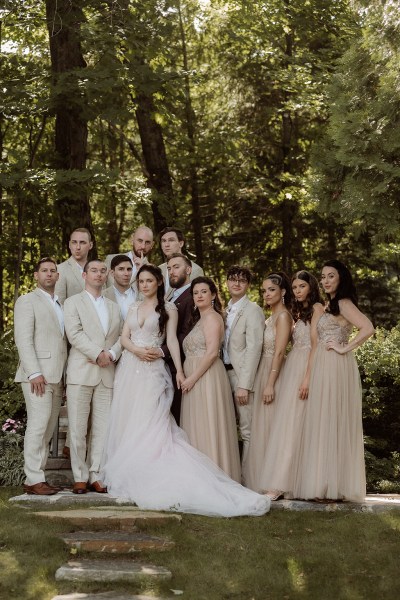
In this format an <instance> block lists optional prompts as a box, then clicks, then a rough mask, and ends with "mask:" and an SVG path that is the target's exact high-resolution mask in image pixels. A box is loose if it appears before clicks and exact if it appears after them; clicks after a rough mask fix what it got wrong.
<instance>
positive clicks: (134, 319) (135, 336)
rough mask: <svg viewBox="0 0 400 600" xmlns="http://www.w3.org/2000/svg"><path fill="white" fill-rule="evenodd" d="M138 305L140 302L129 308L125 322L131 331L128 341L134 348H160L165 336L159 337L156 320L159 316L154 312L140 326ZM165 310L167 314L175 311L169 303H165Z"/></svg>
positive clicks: (174, 307) (173, 306)
mask: <svg viewBox="0 0 400 600" xmlns="http://www.w3.org/2000/svg"><path fill="white" fill-rule="evenodd" d="M140 304H141V302H135V303H134V304H132V306H131V307H130V308H129V312H128V315H127V319H126V320H127V322H128V324H129V327H130V329H131V335H130V339H131V341H132V343H133V344H135V346H141V347H145V346H150V347H151V348H157V347H159V346H161V344H162V343H163V342H164V340H165V334H163V335H160V332H159V329H158V319H159V316H160V315H159V314H158V313H157V312H155V311H154V312H152V313H151V314H150V315H149V316H148V317H147V319H146V320H145V321H144V323H143V325H142V326H140V325H139V321H138V308H139V306H140ZM165 308H166V310H167V311H168V312H169V311H173V310H177V308H176V306H175V305H174V304H172V303H171V302H166V303H165Z"/></svg>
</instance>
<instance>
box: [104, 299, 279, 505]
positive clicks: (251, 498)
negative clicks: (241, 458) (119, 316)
mask: <svg viewBox="0 0 400 600" xmlns="http://www.w3.org/2000/svg"><path fill="white" fill-rule="evenodd" d="M138 306H139V303H136V304H134V305H132V306H131V308H130V310H129V312H128V316H127V319H128V322H129V326H130V328H131V340H132V342H133V343H134V344H135V345H136V346H152V347H159V346H161V344H162V343H163V341H164V336H160V334H159V331H158V317H159V315H158V313H156V312H154V313H152V314H151V315H150V316H149V317H148V318H147V319H146V321H145V322H144V323H143V325H142V326H140V325H139V323H138V317H137V313H138ZM166 308H167V310H168V311H171V310H176V307H175V306H174V305H173V304H171V303H167V304H166ZM173 393H174V390H173V386H172V381H171V376H170V373H169V370H168V369H167V367H166V365H165V362H164V360H163V359H161V358H160V359H157V360H155V361H153V362H144V361H141V360H139V359H138V358H137V357H136V356H135V355H134V354H132V353H131V352H129V351H127V350H125V351H124V352H123V354H122V357H121V359H120V362H119V364H118V367H117V370H116V375H115V387H114V396H113V401H112V404H111V412H110V417H109V426H108V434H107V440H106V445H105V450H104V455H103V461H102V477H103V481H104V483H105V485H107V487H108V492H109V493H110V494H111V495H112V496H117V497H120V498H124V499H129V500H131V501H133V502H135V503H136V504H137V505H138V506H139V507H140V508H146V509H155V510H170V511H171V510H172V511H179V512H188V513H195V514H201V515H208V516H223V517H234V516H240V515H253V516H258V515H263V514H264V513H266V512H267V511H268V510H269V507H270V501H269V499H268V498H267V497H265V496H262V495H260V494H257V493H255V492H253V491H251V490H249V489H247V488H244V487H242V486H241V485H240V484H238V483H236V482H235V481H233V480H232V479H230V478H229V477H228V476H227V475H226V474H225V473H224V472H223V471H222V470H221V469H220V468H219V467H218V466H217V465H215V464H214V463H213V462H212V461H211V460H210V459H209V458H208V457H206V456H205V455H204V454H202V453H201V452H199V451H198V450H196V449H195V448H193V447H192V446H191V445H190V444H189V443H188V441H187V436H186V434H185V433H184V432H183V431H182V429H180V428H179V427H178V426H177V424H176V422H175V420H174V419H173V417H172V416H171V413H170V405H171V402H172V398H173Z"/></svg>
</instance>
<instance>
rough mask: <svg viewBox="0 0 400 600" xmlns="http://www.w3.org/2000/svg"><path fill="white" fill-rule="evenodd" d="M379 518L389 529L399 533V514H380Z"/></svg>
mask: <svg viewBox="0 0 400 600" xmlns="http://www.w3.org/2000/svg"><path fill="white" fill-rule="evenodd" d="M379 518H380V519H381V521H382V522H383V523H385V525H387V526H388V527H390V529H394V530H395V531H400V512H390V513H382V514H380V515H379Z"/></svg>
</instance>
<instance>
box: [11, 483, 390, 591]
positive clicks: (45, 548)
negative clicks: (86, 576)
mask: <svg viewBox="0 0 400 600" xmlns="http://www.w3.org/2000/svg"><path fill="white" fill-rule="evenodd" d="M19 492H20V490H15V489H11V488H0V599H1V600H6V599H9V600H49V599H51V598H52V597H53V596H55V595H56V594H57V593H68V592H72V591H80V592H88V591H107V590H111V589H113V590H118V591H126V592H128V591H129V592H130V593H132V594H133V593H138V594H139V593H142V594H148V595H149V596H151V595H159V596H163V597H171V596H173V594H172V592H171V591H170V590H171V589H175V590H182V591H183V592H184V593H183V595H182V596H181V597H182V598H186V599H188V600H200V599H201V600H214V599H215V600H219V599H221V600H224V599H237V600H239V599H240V600H251V599H254V600H269V599H273V600H274V599H280V600H282V599H283V600H303V599H309V598H312V599H316V600H320V599H321V600H330V599H332V600H338V599H346V600H360V599H368V600H369V599H374V600H375V599H376V600H381V599H386V598H387V599H388V600H389V599H390V600H392V599H393V600H396V599H397V598H400V577H399V563H400V559H399V557H400V511H396V512H394V511H393V512H391V513H385V514H381V515H373V514H358V513H357V514H356V513H346V512H338V513H334V512H332V513H311V512H304V513H295V512H293V513H290V512H286V511H285V512H284V511H273V512H272V513H270V514H269V515H267V516H265V517H261V518H239V519H211V518H207V517H194V516H186V515H184V516H183V520H182V523H181V524H177V523H169V524H168V525H163V526H159V527H155V526H154V525H153V526H151V527H149V528H148V533H154V534H156V535H165V536H168V537H170V538H172V539H173V540H174V541H175V542H176V547H175V548H174V549H172V550H168V551H166V552H164V553H152V552H147V553H145V554H141V555H140V560H143V561H151V562H153V563H154V564H159V565H163V566H165V567H168V568H169V569H170V570H171V571H172V573H173V578H172V580H170V581H169V582H166V583H165V582H164V583H161V584H148V583H145V582H143V584H135V585H134V584H112V585H111V584H108V585H103V584H102V585H100V584H84V583H81V584H73V583H65V582H63V583H57V582H56V581H55V580H54V573H55V571H56V569H57V568H58V567H59V566H60V565H61V564H63V563H64V562H66V561H67V560H68V559H69V558H71V555H70V554H69V550H68V549H66V548H65V547H64V544H63V542H62V541H61V540H60V539H58V537H57V535H58V534H60V533H62V532H65V531H72V530H73V528H72V527H70V526H68V525H66V524H64V523H60V522H57V523H48V522H44V521H43V519H40V518H39V517H35V516H34V513H33V512H32V511H31V510H30V509H27V508H22V507H17V506H15V505H10V504H9V503H8V502H7V499H8V498H9V497H10V496H11V495H15V494H16V493H19ZM41 509H42V508H41ZM41 509H40V510H41ZM56 509H57V510H60V507H56ZM82 556H84V555H82ZM74 558H75V557H74ZM115 558H116V557H115V556H112V557H111V560H114V559H115Z"/></svg>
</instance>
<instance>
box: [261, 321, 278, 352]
mask: <svg viewBox="0 0 400 600" xmlns="http://www.w3.org/2000/svg"><path fill="white" fill-rule="evenodd" d="M275 316H276V315H271V316H270V317H269V318H268V319H267V320H266V321H265V328H264V339H263V354H266V355H267V356H273V355H274V354H275Z"/></svg>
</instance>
